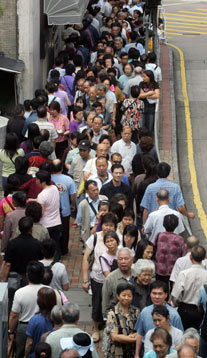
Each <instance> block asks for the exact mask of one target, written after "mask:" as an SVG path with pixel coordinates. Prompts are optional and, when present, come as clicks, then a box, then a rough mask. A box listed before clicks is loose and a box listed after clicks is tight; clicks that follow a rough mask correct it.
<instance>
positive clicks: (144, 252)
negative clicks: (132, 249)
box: [135, 239, 154, 262]
mask: <svg viewBox="0 0 207 358" xmlns="http://www.w3.org/2000/svg"><path fill="white" fill-rule="evenodd" d="M153 253H154V245H153V243H152V242H151V241H149V240H147V239H141V240H140V241H139V242H138V244H137V250H136V255H135V262H136V261H137V260H139V259H146V260H152V258H153Z"/></svg>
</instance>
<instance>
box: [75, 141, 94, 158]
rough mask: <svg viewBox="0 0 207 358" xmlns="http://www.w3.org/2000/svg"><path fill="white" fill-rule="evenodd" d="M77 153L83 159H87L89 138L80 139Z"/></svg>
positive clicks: (89, 147)
mask: <svg viewBox="0 0 207 358" xmlns="http://www.w3.org/2000/svg"><path fill="white" fill-rule="evenodd" d="M78 148H79V154H80V156H81V158H82V159H83V160H87V159H88V158H89V153H90V151H91V143H90V141H89V140H82V141H81V142H80V143H79V144H78Z"/></svg>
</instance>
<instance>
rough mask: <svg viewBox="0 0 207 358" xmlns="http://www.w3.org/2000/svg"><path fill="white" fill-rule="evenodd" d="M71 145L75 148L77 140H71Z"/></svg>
mask: <svg viewBox="0 0 207 358" xmlns="http://www.w3.org/2000/svg"><path fill="white" fill-rule="evenodd" d="M71 143H72V145H73V146H74V147H77V138H73V139H71Z"/></svg>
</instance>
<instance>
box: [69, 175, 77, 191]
mask: <svg viewBox="0 0 207 358" xmlns="http://www.w3.org/2000/svg"><path fill="white" fill-rule="evenodd" d="M68 193H69V195H72V194H76V193H77V188H76V185H75V183H74V181H73V179H71V181H70V184H69V185H68Z"/></svg>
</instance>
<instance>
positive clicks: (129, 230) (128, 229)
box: [123, 224, 138, 249]
mask: <svg viewBox="0 0 207 358" xmlns="http://www.w3.org/2000/svg"><path fill="white" fill-rule="evenodd" d="M125 235H130V236H132V237H134V238H135V240H134V242H133V244H132V247H131V248H134V249H136V246H137V241H138V229H137V227H136V225H133V224H130V225H127V226H125V228H124V231H123V247H126V244H125V240H124V236H125Z"/></svg>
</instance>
